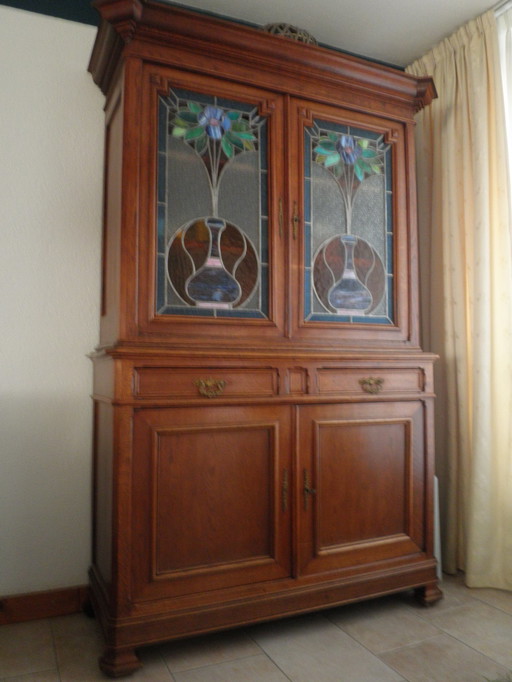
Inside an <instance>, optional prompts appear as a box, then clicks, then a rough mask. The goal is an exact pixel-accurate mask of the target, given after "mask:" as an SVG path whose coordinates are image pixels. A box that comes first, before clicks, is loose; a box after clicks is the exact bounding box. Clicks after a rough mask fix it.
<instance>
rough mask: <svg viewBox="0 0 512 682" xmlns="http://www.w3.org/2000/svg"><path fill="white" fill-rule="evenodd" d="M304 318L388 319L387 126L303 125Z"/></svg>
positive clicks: (391, 311)
mask: <svg viewBox="0 0 512 682" xmlns="http://www.w3.org/2000/svg"><path fill="white" fill-rule="evenodd" d="M303 144H304V147H303V152H304V160H303V163H304V188H303V191H304V279H303V288H304V312H303V315H304V321H305V322H306V323H308V322H325V323H333V322H334V323H339V322H344V323H351V324H368V323H370V324H378V325H386V326H388V325H393V324H394V323H395V310H394V281H393V280H394V270H393V267H394V263H393V249H394V240H395V235H394V226H393V161H392V152H391V146H390V145H389V144H388V143H387V142H386V139H385V134H384V133H383V132H380V131H376V130H372V129H364V128H361V127H360V126H359V125H357V126H356V125H351V124H349V123H340V122H335V121H332V120H328V119H326V120H322V119H321V118H313V119H312V124H311V125H307V126H306V127H305V128H304V140H303Z"/></svg>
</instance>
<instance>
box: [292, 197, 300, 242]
mask: <svg viewBox="0 0 512 682" xmlns="http://www.w3.org/2000/svg"><path fill="white" fill-rule="evenodd" d="M292 222H293V238H294V239H297V228H298V226H299V222H300V218H299V212H298V210H297V202H296V201H294V202H293V217H292Z"/></svg>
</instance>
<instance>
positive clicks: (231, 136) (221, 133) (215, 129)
mask: <svg viewBox="0 0 512 682" xmlns="http://www.w3.org/2000/svg"><path fill="white" fill-rule="evenodd" d="M259 124H260V119H259V117H257V116H256V117H254V116H253V117H251V119H250V120H248V119H247V118H244V116H243V115H242V114H241V112H239V111H227V110H225V109H223V108H222V107H219V106H216V105H213V104H208V105H207V106H204V107H203V106H201V105H200V104H198V103H197V102H193V101H187V107H186V108H185V107H181V108H179V109H178V110H177V111H176V113H175V115H174V118H173V119H172V120H171V123H170V126H171V131H172V135H173V137H181V138H183V140H185V142H187V143H188V144H191V145H193V146H194V147H195V149H196V151H197V152H198V153H199V154H200V155H201V156H203V155H204V154H206V153H208V151H209V149H210V144H209V141H211V142H213V143H218V142H220V147H221V149H222V151H223V152H224V155H225V156H226V157H227V158H228V159H231V158H232V157H233V156H235V154H236V153H237V152H241V151H242V152H243V151H254V150H255V149H256V140H257V137H256V135H255V134H254V129H255V127H257V126H258V125H259ZM217 158H218V159H219V161H220V158H219V157H217Z"/></svg>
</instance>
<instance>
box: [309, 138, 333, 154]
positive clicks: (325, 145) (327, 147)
mask: <svg viewBox="0 0 512 682" xmlns="http://www.w3.org/2000/svg"><path fill="white" fill-rule="evenodd" d="M313 151H314V152H316V153H317V154H318V153H320V154H322V153H325V154H333V153H334V152H336V147H335V146H334V144H333V143H332V142H331V141H330V140H327V141H326V142H322V143H321V144H318V145H317V146H316V147H315V148H314V149H313Z"/></svg>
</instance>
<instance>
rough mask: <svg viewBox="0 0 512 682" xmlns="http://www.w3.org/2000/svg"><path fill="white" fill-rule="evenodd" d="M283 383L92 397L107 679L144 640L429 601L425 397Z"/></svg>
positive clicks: (129, 662)
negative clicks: (356, 604) (405, 594)
mask: <svg viewBox="0 0 512 682" xmlns="http://www.w3.org/2000/svg"><path fill="white" fill-rule="evenodd" d="M120 367H121V374H122V373H123V372H125V371H126V372H128V373H132V372H135V373H136V374H137V375H138V376H140V375H141V374H143V373H144V372H145V373H146V375H147V376H149V375H150V374H149V371H146V369H145V368H144V367H141V366H139V367H135V368H133V367H132V365H131V364H128V365H126V363H124V362H123V361H121V365H120ZM371 369H372V368H368V367H365V368H364V371H363V372H362V375H363V376H366V375H368V374H372V373H373V374H376V372H372V371H371ZM373 369H375V368H373ZM380 369H382V368H380ZM335 370H336V372H337V374H338V375H339V377H341V378H342V381H341V382H340V381H339V380H338V378H336V377H335V382H334V383H332V382H331V383H332V385H333V386H334V387H336V386H337V385H338V384H339V385H340V386H341V387H342V389H344V388H345V387H346V386H347V385H351V383H350V382H352V374H353V368H352V369H350V372H349V373H348V374H349V379H348V382H349V383H348V384H347V382H346V381H345V379H344V377H343V372H342V370H343V367H342V366H340V367H338V368H335ZM420 370H421V372H423V373H425V375H427V376H428V375H429V374H430V369H429V368H428V366H427V365H426V364H425V365H424V366H423V367H418V368H417V369H416V371H418V372H419V371H420ZM151 371H152V370H151ZM304 371H306V370H304ZM308 371H309V373H310V374H311V373H314V372H313V369H312V368H310V369H309V370H308ZM156 372H157V370H156V369H155V376H156ZM274 374H275V376H276V377H278V376H280V374H282V372H281V370H280V368H279V367H276V368H274ZM167 375H169V376H171V375H170V374H169V372H168V371H167V370H165V371H164V372H163V374H162V378H161V379H159V382H160V383H159V384H158V385H161V386H164V385H165V382H166V379H165V378H166V376H167ZM219 376H230V375H229V371H228V372H227V374H220V375H219ZM191 377H192V378H191V379H190V381H191V383H192V381H194V376H193V375H192V374H191ZM222 381H224V379H222ZM336 382H337V383H336ZM123 385H127V382H123ZM133 385H134V389H133V390H134V393H135V396H137V391H139V390H140V385H139V384H137V383H134V384H133ZM275 385H276V386H278V385H279V382H276V383H275ZM316 385H318V382H316ZM354 385H358V386H359V382H356V383H355V384H354ZM418 385H419V386H420V389H421V388H422V387H424V384H418ZM286 386H287V389H286V390H287V391H288V394H287V396H284V395H282V396H281V398H280V399H278V398H273V399H268V400H267V401H266V402H264V401H258V400H257V399H253V400H252V401H251V400H250V399H246V400H242V399H240V398H238V399H237V400H234V399H232V398H227V399H226V398H225V399H224V402H223V400H222V399H220V401H219V398H216V399H205V398H204V397H200V398H199V400H198V401H197V402H194V403H193V404H192V403H191V402H190V401H189V402H188V404H186V403H183V404H179V403H177V404H170V403H169V402H167V403H158V401H157V402H156V403H155V402H153V403H151V402H150V401H149V400H147V401H143V400H139V399H138V398H137V397H135V398H132V400H131V401H127V403H126V404H123V403H122V402H118V403H117V404H116V403H115V402H113V401H110V400H108V399H98V398H97V399H96V403H95V404H96V438H95V443H96V457H95V462H96V464H95V490H96V499H95V543H94V547H95V553H94V561H93V566H92V568H91V587H92V590H91V592H92V600H93V604H94V607H95V610H96V612H97V613H98V615H99V617H100V620H101V623H102V625H103V628H104V630H105V634H106V640H107V649H106V653H105V656H104V658H103V660H102V664H101V665H102V669H103V670H104V671H105V672H106V673H108V674H109V675H112V676H120V675H123V674H125V673H127V672H131V671H132V670H134V669H135V668H136V667H138V659H137V657H136V655H135V653H134V651H135V649H136V648H137V647H140V646H143V645H145V644H151V643H156V642H159V641H165V640H168V639H176V638H182V637H187V636H190V635H193V634H200V633H207V632H211V631H215V630H219V629H223V628H230V627H237V626H241V625H245V624H249V623H256V622H259V621H263V620H268V619H274V618H280V617H284V616H290V615H293V614H298V613H301V612H306V611H311V610H318V609H321V608H325V607H329V606H335V605H340V604H343V603H348V602H351V601H355V600H359V599H365V598H370V597H375V596H379V595H384V594H387V593H391V592H397V591H402V590H407V589H411V588H416V589H418V590H419V592H420V596H421V598H422V599H423V600H424V601H425V603H429V602H433V601H435V600H436V599H438V598H439V596H440V592H439V590H438V588H437V579H436V562H435V559H434V557H433V542H432V532H433V529H432V516H433V515H432V480H433V470H432V452H431V442H432V433H431V431H432V425H431V421H432V420H431V409H432V404H431V402H432V396H431V395H430V394H427V393H425V392H424V391H423V393H422V392H421V390H417V392H416V393H414V392H413V391H412V390H411V387H410V385H409V383H407V382H405V383H404V389H403V391H402V392H401V393H400V390H399V389H400V386H399V385H398V386H397V389H396V390H395V391H394V392H392V393H391V392H390V393H388V394H386V393H383V394H381V395H373V394H365V392H364V389H361V388H360V387H359V390H360V391H361V395H359V396H357V395H356V394H355V393H348V394H344V393H343V392H340V394H339V395H337V396H336V398H337V400H334V397H333V396H331V397H330V400H329V402H324V400H325V398H323V396H322V394H320V393H318V394H317V396H316V397H314V396H310V397H309V398H307V397H306V396H304V397H303V398H302V399H301V398H300V397H298V396H297V395H294V394H292V393H291V391H290V384H289V383H288V382H287V383H286ZM228 389H229V383H228ZM216 400H217V402H216Z"/></svg>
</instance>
